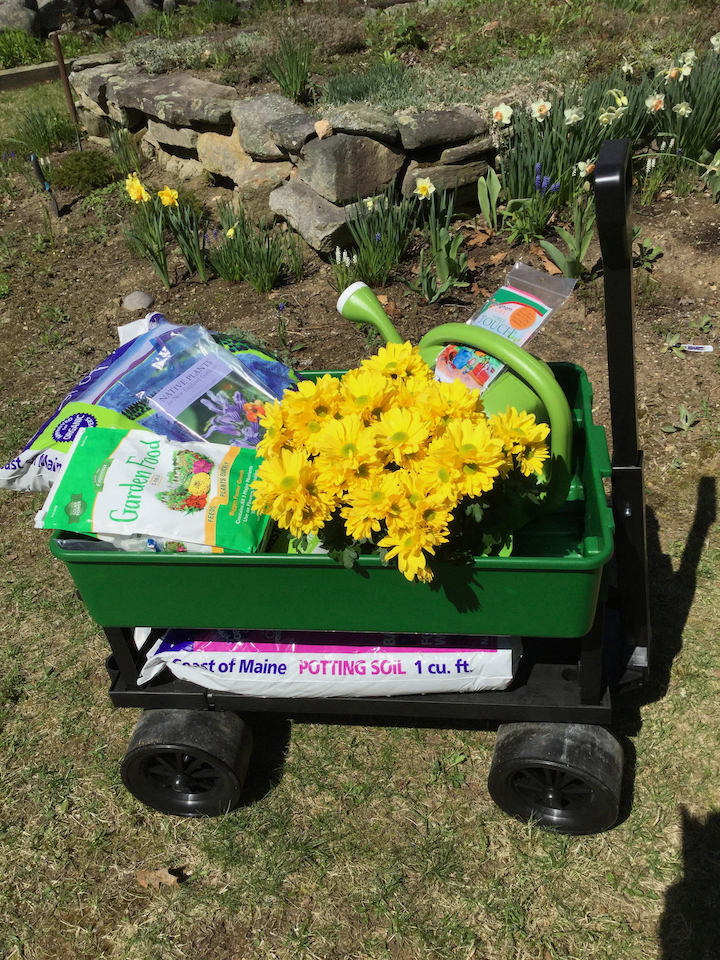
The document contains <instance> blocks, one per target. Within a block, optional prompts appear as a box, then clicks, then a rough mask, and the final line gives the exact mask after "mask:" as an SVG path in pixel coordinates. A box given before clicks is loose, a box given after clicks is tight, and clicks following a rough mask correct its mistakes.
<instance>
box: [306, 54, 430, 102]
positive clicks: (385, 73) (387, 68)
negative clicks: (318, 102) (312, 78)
mask: <svg viewBox="0 0 720 960" xmlns="http://www.w3.org/2000/svg"><path fill="white" fill-rule="evenodd" d="M416 86H417V80H416V74H415V73H413V71H411V70H408V69H407V68H406V67H405V65H404V64H403V63H400V61H393V60H390V61H388V62H384V61H383V62H380V63H373V64H372V65H371V66H370V67H369V68H368V69H367V70H366V71H365V72H364V73H339V74H338V75H337V76H335V77H331V78H330V80H328V82H327V84H326V85H325V89H324V90H323V93H322V100H323V102H324V103H353V102H356V101H361V100H365V101H367V102H368V103H374V104H377V105H378V106H386V107H387V108H388V109H401V108H402V107H406V106H412V105H414V103H415V98H416V94H417V90H416Z"/></svg>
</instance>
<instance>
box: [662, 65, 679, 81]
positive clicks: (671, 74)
mask: <svg viewBox="0 0 720 960" xmlns="http://www.w3.org/2000/svg"><path fill="white" fill-rule="evenodd" d="M679 75H680V67H670V69H669V70H667V71H666V72H665V83H666V84H667V83H669V82H670V81H671V80H677V78H678V76H679Z"/></svg>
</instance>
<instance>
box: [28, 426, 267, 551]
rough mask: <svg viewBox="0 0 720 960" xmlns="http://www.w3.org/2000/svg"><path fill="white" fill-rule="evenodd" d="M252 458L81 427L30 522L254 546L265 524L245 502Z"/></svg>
mask: <svg viewBox="0 0 720 960" xmlns="http://www.w3.org/2000/svg"><path fill="white" fill-rule="evenodd" d="M259 464H260V461H259V460H258V459H257V458H256V456H255V450H254V449H244V448H243V449H241V448H240V447H227V446H224V445H221V444H216V443H179V442H176V441H171V440H166V439H165V438H164V437H159V436H155V435H153V434H149V433H144V432H142V433H141V432H138V431H134V430H133V431H124V430H107V429H103V428H102V427H97V428H95V429H93V430H82V431H81V432H80V433H79V434H78V436H77V437H76V439H75V440H74V441H73V444H72V446H71V448H70V451H69V453H68V456H67V459H66V461H65V464H64V465H63V467H62V470H61V472H60V474H59V476H58V479H57V480H56V481H55V483H54V485H53V488H52V490H51V492H50V494H49V495H48V498H47V500H46V501H45V504H44V506H43V508H42V510H41V511H40V512H39V513H38V515H37V517H36V518H35V526H36V527H43V528H45V529H52V530H55V529H61V530H68V531H72V532H73V533H81V534H96V535H105V536H122V537H127V536H130V535H133V534H141V535H143V536H148V537H162V538H165V539H170V540H173V541H176V540H177V541H182V542H183V543H185V544H187V547H188V551H189V552H192V544H203V545H205V546H209V547H212V548H216V549H218V552H221V551H222V550H223V549H225V550H233V551H238V552H240V553H254V552H255V551H257V550H258V548H259V546H260V544H261V542H262V539H263V535H264V533H265V529H266V527H267V523H268V518H267V517H259V516H258V515H257V514H256V513H254V511H253V510H252V506H251V504H252V496H253V495H252V490H251V489H250V484H251V483H252V481H253V479H254V478H255V475H256V473H257V468H258V466H259Z"/></svg>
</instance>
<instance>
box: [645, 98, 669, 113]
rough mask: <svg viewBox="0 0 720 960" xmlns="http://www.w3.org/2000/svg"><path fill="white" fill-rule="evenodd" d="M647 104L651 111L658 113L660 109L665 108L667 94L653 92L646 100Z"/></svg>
mask: <svg viewBox="0 0 720 960" xmlns="http://www.w3.org/2000/svg"><path fill="white" fill-rule="evenodd" d="M645 106H646V107H647V108H648V110H649V111H650V113H657V112H658V111H659V110H663V109H664V108H665V94H664V93H653V94H651V95H650V96H649V97H647V99H646V100H645Z"/></svg>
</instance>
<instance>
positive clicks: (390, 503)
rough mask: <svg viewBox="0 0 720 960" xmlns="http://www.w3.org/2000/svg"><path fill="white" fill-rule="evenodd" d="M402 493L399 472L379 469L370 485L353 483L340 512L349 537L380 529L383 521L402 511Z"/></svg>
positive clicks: (368, 534) (365, 534)
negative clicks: (354, 484) (355, 484)
mask: <svg viewBox="0 0 720 960" xmlns="http://www.w3.org/2000/svg"><path fill="white" fill-rule="evenodd" d="M401 496H402V493H401V490H400V483H399V478H398V472H396V473H387V472H384V471H377V472H376V473H375V474H374V475H373V477H372V479H371V480H370V481H369V482H368V483H367V484H366V485H362V486H353V487H352V488H351V489H350V490H349V491H348V494H347V496H346V498H345V506H344V507H343V508H342V509H341V511H340V514H341V516H342V517H343V519H344V520H345V529H346V530H347V532H348V534H349V536H351V537H352V538H353V539H354V540H361V539H363V537H370V536H371V535H372V533H373V531H378V530H379V529H380V521H381V520H385V518H386V517H388V516H390V515H392V514H394V513H395V512H398V513H399V512H400V511H401V509H402V507H401V504H400V500H401Z"/></svg>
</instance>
